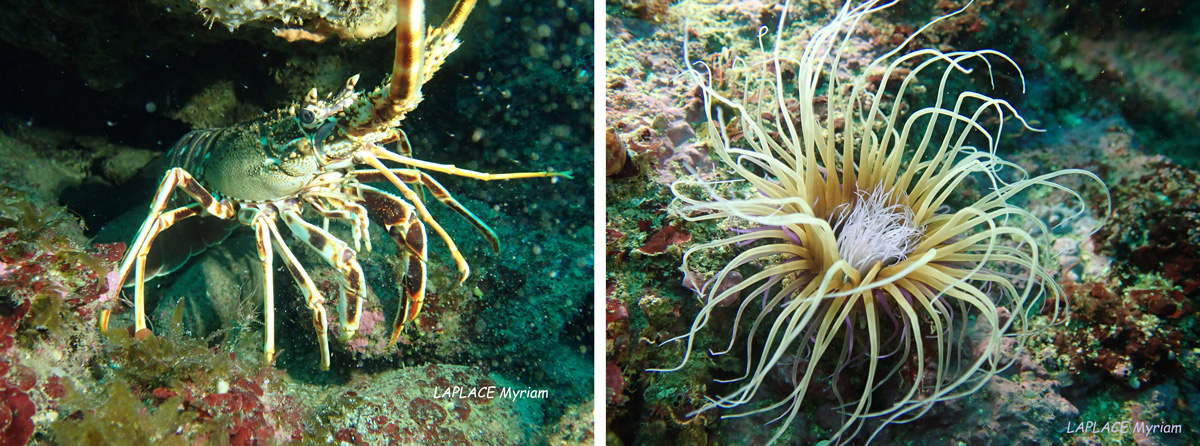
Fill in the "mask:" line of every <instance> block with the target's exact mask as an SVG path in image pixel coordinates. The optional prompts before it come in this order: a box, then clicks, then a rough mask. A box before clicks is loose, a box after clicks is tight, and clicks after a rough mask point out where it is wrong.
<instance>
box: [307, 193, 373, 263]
mask: <svg viewBox="0 0 1200 446" xmlns="http://www.w3.org/2000/svg"><path fill="white" fill-rule="evenodd" d="M323 198H324V199H326V200H329V202H330V204H331V205H332V206H333V207H334V208H335V209H347V210H344V211H343V210H335V209H330V207H329V206H325V204H324V203H321V201H320V200H317V199H315V198H308V199H306V200H305V202H307V203H308V204H310V205H312V207H313V209H315V210H316V211H317V213H318V214H321V216H322V217H325V219H326V220H325V223H326V224H325V227H323V228H322V229H324V230H325V231H328V230H329V219H330V218H333V219H338V220H347V221H349V222H350V223H351V225H350V228H351V229H352V230H351V234H352V236H353V238H354V250H355V251H358V248H359V246H361V245H362V243H363V241H366V244H367V252H370V251H371V237H370V234H369V233H368V232H367V231H368V229H369V226H370V221H369V220H368V219H367V210H366V209H365V208H363V207H362V206H359V205H358V204H357V203H354V202H352V201H347V200H342V199H340V198H334V197H323Z"/></svg>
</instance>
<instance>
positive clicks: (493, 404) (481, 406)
mask: <svg viewBox="0 0 1200 446" xmlns="http://www.w3.org/2000/svg"><path fill="white" fill-rule="evenodd" d="M506 389H512V390H514V391H515V390H522V389H519V388H512V387H508V385H507V384H506V383H505V381H503V380H502V379H500V378H499V377H497V376H495V375H492V374H489V373H487V372H486V371H485V370H483V369H479V368H471V367H464V366H456V365H435V364H430V365H428V366H425V367H409V368H405V369H400V370H394V371H390V372H387V373H384V374H382V375H378V376H369V377H362V378H360V379H357V380H355V381H354V382H352V383H350V384H349V385H348V386H347V388H346V390H345V391H344V392H343V393H341V394H339V395H334V396H333V397H331V398H330V399H329V401H330V403H329V405H327V406H326V407H324V408H322V409H319V412H321V413H322V419H323V420H327V421H326V423H325V424H322V425H320V426H319V427H318V428H319V429H321V430H325V431H327V435H326V437H325V438H324V439H323V440H324V441H350V442H354V443H355V444H361V443H365V444H391V443H399V444H463V445H466V444H492V445H520V444H528V443H527V432H525V430H524V429H523V428H522V427H521V425H522V420H521V411H520V410H518V407H520V406H522V404H523V401H524V400H522V399H514V398H509V397H506V396H504V395H508V393H505V392H507V390H506ZM314 439H315V440H317V441H322V439H321V438H314Z"/></svg>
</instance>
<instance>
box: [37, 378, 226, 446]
mask: <svg viewBox="0 0 1200 446" xmlns="http://www.w3.org/2000/svg"><path fill="white" fill-rule="evenodd" d="M105 386H106V390H98V391H95V392H89V391H86V390H81V389H77V388H75V386H73V385H70V384H65V385H64V387H65V392H66V393H65V395H64V397H63V399H62V400H60V401H59V404H60V412H61V413H62V418H60V419H59V420H58V421H55V422H54V423H53V424H51V425H50V429H51V430H52V431H53V432H54V440H55V441H56V442H57V443H58V444H73V445H81V446H83V445H97V446H99V445H113V444H121V445H128V446H141V445H147V446H149V445H156V446H157V445H163V446H175V445H179V446H183V445H189V444H194V443H195V441H198V440H199V439H200V438H201V437H200V436H199V434H197V433H196V432H194V429H187V430H186V431H187V432H190V435H183V433H184V432H185V429H184V427H185V426H189V425H193V424H194V423H195V422H196V419H197V417H198V415H197V414H196V413H195V412H190V411H186V410H184V405H183V397H181V396H178V395H177V396H173V397H170V398H168V399H167V400H166V401H165V402H163V403H162V404H159V405H157V406H155V405H153V404H147V403H146V402H145V401H144V400H142V399H140V398H138V397H135V396H134V394H133V391H132V390H131V389H130V388H129V386H128V385H127V384H126V383H124V382H122V381H119V380H111V381H109V382H108V383H106V385H105ZM214 429H215V428H214Z"/></svg>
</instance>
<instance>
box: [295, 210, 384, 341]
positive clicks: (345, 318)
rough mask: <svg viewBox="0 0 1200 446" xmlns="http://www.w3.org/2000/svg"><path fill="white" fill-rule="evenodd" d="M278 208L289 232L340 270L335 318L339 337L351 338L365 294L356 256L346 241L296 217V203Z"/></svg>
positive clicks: (365, 288) (298, 215)
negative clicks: (340, 276) (338, 324)
mask: <svg viewBox="0 0 1200 446" xmlns="http://www.w3.org/2000/svg"><path fill="white" fill-rule="evenodd" d="M293 203H294V202H293ZM281 210H282V212H283V221H284V223H286V224H287V225H288V228H289V229H291V230H292V234H294V235H295V236H296V238H298V239H300V240H301V241H303V242H304V244H306V245H308V246H309V247H311V248H312V249H314V250H316V251H317V252H318V253H320V254H321V257H322V258H324V259H325V261H326V262H328V263H329V264H330V265H332V266H333V267H334V268H337V269H338V270H339V271H341V272H342V280H341V281H340V282H341V283H340V284H339V285H340V286H338V293H339V296H338V321H339V323H340V324H341V327H342V335H341V339H342V340H347V339H350V338H352V337H354V333H355V332H356V331H358V323H359V318H360V316H361V315H362V305H363V303H362V297H363V296H364V295H366V294H367V284H366V279H365V278H364V277H363V272H362V267H361V266H359V264H358V259H357V255H356V254H355V252H354V250H353V249H350V247H349V246H346V242H343V241H341V240H338V238H337V237H334V236H333V234H330V233H329V232H327V231H325V230H323V229H321V228H318V227H317V226H316V225H313V224H312V223H309V222H306V221H304V219H303V218H302V217H301V216H300V210H299V206H289V207H284V208H282V209H281ZM347 294H349V296H347Z"/></svg>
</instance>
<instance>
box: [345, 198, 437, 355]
mask: <svg viewBox="0 0 1200 446" xmlns="http://www.w3.org/2000/svg"><path fill="white" fill-rule="evenodd" d="M360 190H361V191H362V193H363V194H362V195H363V199H364V200H365V201H366V202H367V206H368V207H369V208H370V210H371V216H372V218H373V219H374V220H375V221H377V222H379V223H380V224H382V225H383V226H384V227H385V228H387V233H388V236H390V237H391V238H392V240H394V241H395V242H396V245H398V246H400V248H401V250H402V251H403V252H404V269H405V273H404V278H403V279H402V280H401V289H403V290H404V295H405V301H404V312H402V313H401V312H397V313H396V318H395V320H394V322H393V326H392V337H391V339H390V340H388V346H389V347H390V346H392V345H394V344H396V341H397V340H399V339H400V330H401V329H402V328H403V327H404V324H406V323H408V322H410V321H412V320H414V319H416V318H417V315H418V314H420V313H421V303H422V302H423V301H424V300H425V281H426V265H425V259H426V257H425V256H426V254H427V253H426V251H425V249H426V247H425V245H426V238H425V226H424V225H422V224H421V221H420V220H419V219H418V218H417V215H416V213H415V212H413V207H412V206H411V205H409V204H408V203H405V202H404V200H401V199H400V198H399V197H396V196H394V195H392V194H389V193H387V192H384V191H381V190H379V189H375V188H373V187H370V186H360Z"/></svg>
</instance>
